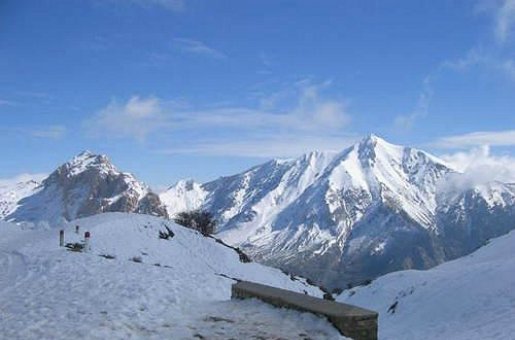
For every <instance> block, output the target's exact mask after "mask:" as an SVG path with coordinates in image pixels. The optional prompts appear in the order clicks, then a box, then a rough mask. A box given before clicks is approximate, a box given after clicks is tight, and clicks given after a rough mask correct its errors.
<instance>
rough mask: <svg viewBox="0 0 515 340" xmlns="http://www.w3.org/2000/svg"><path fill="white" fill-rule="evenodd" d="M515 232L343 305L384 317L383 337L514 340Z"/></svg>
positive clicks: (363, 291)
mask: <svg viewBox="0 0 515 340" xmlns="http://www.w3.org/2000/svg"><path fill="white" fill-rule="evenodd" d="M514 254H515V232H514V231H512V232H511V233H509V234H508V235H505V236H502V237H499V238H497V239H494V240H492V241H491V242H490V243H489V244H487V245H485V246H483V247H482V248H480V249H479V250H477V251H476V252H474V253H472V254H470V255H468V256H466V257H463V258H460V259H457V260H454V261H451V262H447V263H444V264H442V265H439V266H437V267H435V268H433V269H430V270H427V271H414V270H409V271H401V272H396V273H391V274H388V275H385V276H383V277H380V278H378V279H377V280H375V281H373V282H372V283H371V284H370V285H368V286H365V287H356V288H354V289H351V290H347V291H345V292H344V293H343V294H342V295H340V296H339V297H338V299H337V300H339V301H342V302H346V303H351V304H356V305H359V306H364V307H367V308H370V309H373V310H375V311H378V312H379V338H380V339H382V340H402V339H406V340H408V339H409V340H411V339H417V340H422V339H453V340H460V339H463V340H470V339H514V338H515V256H514Z"/></svg>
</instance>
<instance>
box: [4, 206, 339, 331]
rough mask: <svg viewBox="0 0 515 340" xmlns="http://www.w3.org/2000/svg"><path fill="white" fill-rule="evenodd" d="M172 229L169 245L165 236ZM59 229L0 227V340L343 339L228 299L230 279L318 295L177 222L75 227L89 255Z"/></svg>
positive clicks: (126, 217)
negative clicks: (62, 239)
mask: <svg viewBox="0 0 515 340" xmlns="http://www.w3.org/2000/svg"><path fill="white" fill-rule="evenodd" d="M75 225H79V226H80V227H81V230H80V235H77V234H75V233H74V230H75ZM165 226H166V227H168V228H169V229H170V230H171V231H172V232H173V233H174V236H173V237H172V238H170V239H161V238H159V236H158V235H159V232H160V231H161V232H167V230H166V227H165ZM58 229H59V228H47V229H44V230H42V229H40V228H37V229H36V228H30V227H21V226H18V225H14V224H9V223H5V222H0V273H2V275H0V338H2V339H70V338H72V339H73V338H86V339H129V338H131V339H152V338H155V339H161V338H168V339H196V338H198V339H231V338H233V339H253V338H255V339H308V338H311V339H339V338H341V336H340V335H339V333H338V332H337V331H336V329H334V328H333V327H332V326H331V325H330V324H329V323H328V322H327V321H326V320H325V319H323V318H320V317H317V316H314V315H312V314H308V313H299V312H296V311H290V310H285V309H278V308H274V307H271V306H269V305H266V304H264V303H261V302H259V301H257V300H245V301H234V300H231V299H230V294H231V293H230V287H231V284H232V283H233V282H234V280H232V279H229V278H227V277H233V278H238V279H244V280H250V281H255V282H261V283H265V284H269V285H273V286H277V287H282V288H286V289H290V290H295V291H299V292H302V291H306V292H308V293H309V294H312V295H316V296H320V295H321V292H320V291H319V290H318V288H315V287H313V286H309V285H307V284H306V283H305V282H304V281H303V280H291V279H290V277H289V276H287V275H284V274H283V273H281V272H280V271H279V270H277V269H273V268H268V267H265V266H262V265H259V264H256V263H248V264H245V263H241V262H240V261H239V257H238V254H237V253H236V252H235V251H234V250H232V249H230V248H228V247H225V246H223V245H221V244H218V243H217V242H215V240H213V239H209V238H205V237H203V236H201V235H199V234H198V233H197V232H195V231H192V230H189V229H186V228H182V227H179V226H177V225H175V224H174V223H172V222H169V221H166V220H163V219H159V218H156V217H150V216H144V215H136V214H122V213H108V214H101V215H97V216H93V217H89V218H85V219H81V220H77V221H74V222H72V223H70V224H68V225H67V226H65V236H66V242H76V241H81V240H82V233H83V232H84V231H86V230H88V231H90V232H91V235H92V237H91V250H90V251H89V252H82V253H76V252H71V251H68V250H66V249H65V248H61V247H59V246H58ZM224 276H227V277H224Z"/></svg>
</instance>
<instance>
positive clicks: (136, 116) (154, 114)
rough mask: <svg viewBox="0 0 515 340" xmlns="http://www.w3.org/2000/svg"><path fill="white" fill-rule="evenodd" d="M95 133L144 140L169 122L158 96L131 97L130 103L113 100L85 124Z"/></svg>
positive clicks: (90, 131) (96, 134)
mask: <svg viewBox="0 0 515 340" xmlns="http://www.w3.org/2000/svg"><path fill="white" fill-rule="evenodd" d="M84 125H85V127H86V129H87V131H88V132H89V133H90V134H91V135H93V136H106V137H115V138H135V139H137V140H139V141H142V140H144V139H145V138H146V137H147V135H148V134H149V133H152V132H154V131H156V130H159V129H161V128H162V127H163V126H166V125H167V122H166V119H165V116H164V114H163V112H162V108H161V103H160V100H159V99H158V98H156V97H148V98H141V97H139V96H133V97H131V98H130V99H129V100H128V101H127V103H125V104H120V103H118V102H117V101H116V100H112V101H111V103H109V104H108V105H107V106H106V107H105V108H103V109H101V110H100V111H98V112H97V113H96V114H95V115H94V116H93V117H92V118H91V119H88V120H87V121H86V122H85V123H84Z"/></svg>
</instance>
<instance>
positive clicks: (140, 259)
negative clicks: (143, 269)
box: [130, 256, 143, 263]
mask: <svg viewBox="0 0 515 340" xmlns="http://www.w3.org/2000/svg"><path fill="white" fill-rule="evenodd" d="M130 260H131V261H132V262H136V263H142V262H143V259H142V258H141V256H134V257H133V258H131V259H130Z"/></svg>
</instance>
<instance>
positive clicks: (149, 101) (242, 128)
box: [85, 81, 350, 157]
mask: <svg viewBox="0 0 515 340" xmlns="http://www.w3.org/2000/svg"><path fill="white" fill-rule="evenodd" d="M327 86H329V83H327V82H326V83H323V84H313V83H311V82H307V81H304V82H300V83H297V84H296V85H295V86H293V87H292V88H293V89H294V90H292V92H293V93H294V96H292V98H290V99H291V100H290V101H289V102H288V105H285V103H281V104H278V103H273V104H270V105H268V106H267V108H266V109H264V108H261V107H257V108H253V107H243V106H231V105H224V106H220V107H214V108H198V109H197V108H191V107H189V108H185V107H184V106H182V107H178V106H175V107H174V106H173V105H172V104H171V102H167V101H163V100H160V99H158V98H156V97H149V98H145V97H139V96H133V97H132V98H130V99H129V100H128V101H127V103H125V104H123V103H122V104H120V103H118V102H117V101H112V102H111V103H110V104H109V105H107V106H106V107H105V108H103V109H101V110H99V111H98V112H97V113H96V114H95V115H94V116H93V117H92V118H91V119H89V120H88V121H87V122H85V127H86V129H87V131H88V132H89V133H90V134H91V135H94V136H103V137H121V138H135V139H137V140H139V141H142V140H145V137H146V136H147V135H148V134H150V133H155V132H166V133H163V134H162V135H159V136H158V138H163V141H162V143H160V144H163V143H165V142H164V139H165V138H172V139H173V137H174V133H175V132H177V131H179V130H180V133H181V136H183V137H181V140H180V141H179V142H176V143H174V149H173V150H170V149H169V148H168V149H167V148H166V147H163V149H165V152H167V153H184V152H195V153H208V154H221V153H224V152H225V153H226V154H231V155H234V154H239V155H245V154H248V155H251V154H252V155H254V156H255V155H259V156H260V157H261V156H263V157H270V156H278V155H279V156H285V155H293V154H298V152H299V150H301V151H308V150H312V149H316V148H319V149H330V148H331V146H332V147H333V148H336V149H341V146H342V144H346V142H345V141H347V140H348V138H347V137H346V136H347V135H348V134H346V133H345V131H344V129H345V128H346V127H347V125H348V124H349V122H350V115H349V114H348V113H347V103H346V102H345V101H342V100H336V99H332V98H326V97H324V96H322V95H321V92H322V89H323V88H325V87H327ZM199 135H200V136H203V137H204V139H202V140H199V139H198V137H193V136H199ZM189 136H192V137H189ZM212 136H221V137H217V138H215V139H213V138H212ZM154 140H156V138H154Z"/></svg>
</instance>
